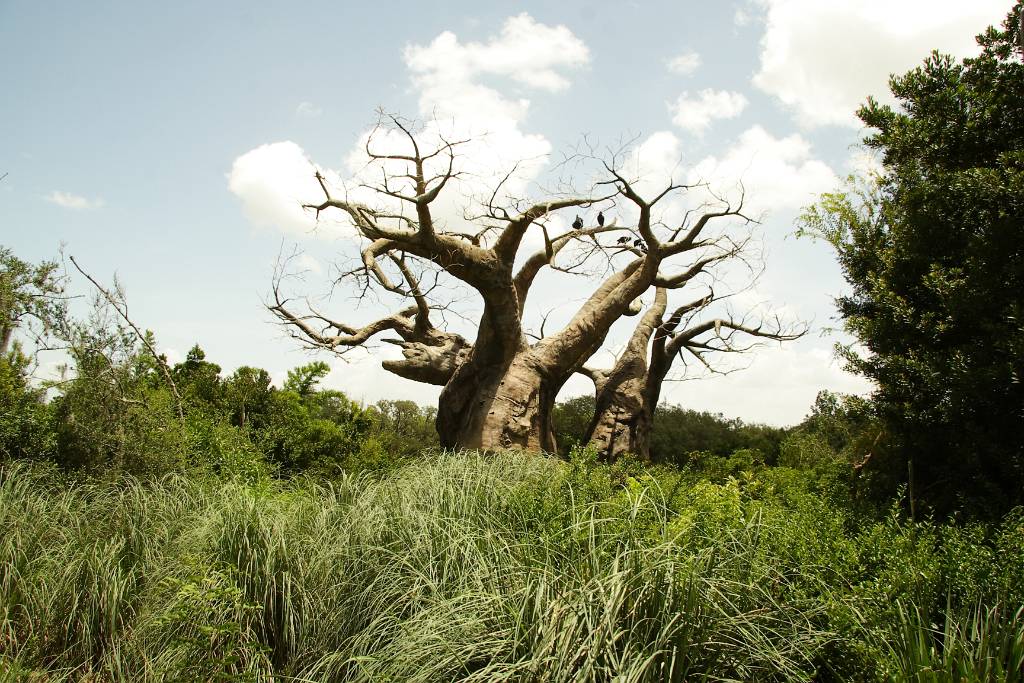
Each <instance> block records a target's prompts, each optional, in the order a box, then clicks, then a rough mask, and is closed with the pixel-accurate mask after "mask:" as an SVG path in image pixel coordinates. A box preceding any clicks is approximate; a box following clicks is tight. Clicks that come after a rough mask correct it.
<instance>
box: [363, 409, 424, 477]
mask: <svg viewBox="0 0 1024 683" xmlns="http://www.w3.org/2000/svg"><path fill="white" fill-rule="evenodd" d="M367 412H368V413H369V414H370V415H371V416H372V418H373V426H372V428H371V429H370V434H369V439H370V440H371V441H372V443H368V444H367V447H366V448H365V449H364V450H365V451H367V452H372V451H374V450H375V449H376V450H379V451H380V453H381V456H382V457H385V458H388V459H389V461H390V464H394V463H398V462H401V461H402V460H406V459H408V458H413V457H416V456H418V455H419V454H420V453H422V452H423V450H424V449H425V448H430V447H436V446H439V445H440V439H439V438H438V435H437V429H436V428H435V427H434V420H435V418H436V417H437V409H436V408H432V407H429V406H420V405H418V404H416V403H415V402H414V401H404V400H395V401H387V400H384V401H377V403H375V404H374V405H372V406H370V407H369V408H367Z"/></svg>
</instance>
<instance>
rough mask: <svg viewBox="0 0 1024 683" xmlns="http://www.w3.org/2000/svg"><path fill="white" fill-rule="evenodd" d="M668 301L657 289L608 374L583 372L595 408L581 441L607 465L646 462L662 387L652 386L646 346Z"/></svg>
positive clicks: (598, 371)
mask: <svg viewBox="0 0 1024 683" xmlns="http://www.w3.org/2000/svg"><path fill="white" fill-rule="evenodd" d="M667 300H668V298H667V293H666V292H665V290H664V289H662V288H658V290H657V292H656V294H655V299H654V303H653V304H652V305H651V307H650V308H649V309H648V310H647V312H646V313H644V315H643V317H642V318H641V319H640V323H639V324H638V325H637V327H636V330H635V331H634V332H633V336H632V337H631V338H630V340H629V343H628V344H627V345H626V348H625V349H624V350H623V352H622V354H621V355H620V356H619V358H618V360H617V361H616V363H615V366H614V367H613V368H612V369H611V370H608V371H602V370H586V371H585V372H586V374H588V375H589V376H590V377H591V379H593V380H594V386H595V388H596V409H595V411H594V417H593V419H592V420H591V422H590V426H589V427H588V429H587V435H586V440H587V441H588V442H589V443H591V444H593V445H594V446H595V447H596V448H597V449H598V451H599V452H600V453H601V454H602V457H603V458H604V459H605V460H607V461H609V462H612V461H615V460H617V459H618V458H620V457H622V456H623V455H625V454H626V453H632V454H633V455H636V456H639V457H640V458H642V459H644V460H647V459H649V458H650V443H651V429H652V427H653V424H654V411H655V409H656V408H657V405H658V396H659V394H660V386H661V382H660V381H657V382H653V383H652V382H651V379H652V377H651V374H650V371H649V369H648V364H647V357H648V352H647V344H648V342H649V341H650V339H651V336H652V335H653V334H654V332H655V330H657V328H658V327H659V326H660V325H661V324H662V319H663V316H664V314H665V306H666V303H667Z"/></svg>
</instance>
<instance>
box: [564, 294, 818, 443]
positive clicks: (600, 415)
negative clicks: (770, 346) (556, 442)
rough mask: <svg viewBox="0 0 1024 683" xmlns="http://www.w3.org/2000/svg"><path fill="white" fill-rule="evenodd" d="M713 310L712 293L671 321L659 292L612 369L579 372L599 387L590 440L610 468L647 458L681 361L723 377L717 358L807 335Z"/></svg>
mask: <svg viewBox="0 0 1024 683" xmlns="http://www.w3.org/2000/svg"><path fill="white" fill-rule="evenodd" d="M715 302H716V297H715V294H714V292H713V291H709V292H708V293H707V294H706V295H704V296H701V297H699V298H697V299H694V300H692V301H690V302H687V303H685V304H683V305H681V306H679V307H677V308H676V309H675V310H674V311H673V312H672V314H671V315H669V316H668V317H665V313H666V312H667V308H668V291H667V289H666V288H665V287H657V288H656V290H655V296H654V302H653V304H652V305H651V306H650V307H649V308H648V309H647V311H646V312H645V313H644V315H643V317H641V319H640V322H639V324H638V325H637V326H636V329H635V330H634V331H633V334H632V336H631V337H630V339H629V341H628V342H627V344H626V346H625V348H624V349H623V350H622V352H621V353H620V354H619V356H618V358H617V359H616V361H615V363H614V365H613V366H612V367H611V369H608V370H601V369H595V368H590V367H587V366H583V367H581V368H580V370H579V372H580V373H581V374H584V375H586V376H587V377H589V378H590V379H591V380H593V382H594V388H595V392H596V401H595V411H594V416H593V418H592V419H591V421H590V425H589V426H588V427H587V432H586V435H585V438H584V440H585V441H587V442H589V443H591V444H593V445H594V446H596V447H597V448H598V449H599V451H600V452H601V453H602V454H603V457H604V458H605V459H606V460H615V459H617V458H619V457H620V456H622V455H623V454H625V453H632V454H634V455H637V456H639V457H641V458H643V459H647V458H648V457H649V454H650V438H651V430H652V428H653V426H654V413H655V411H656V410H657V408H658V401H659V399H660V397H661V388H662V384H663V383H664V382H665V380H666V379H667V378H668V375H669V371H670V370H671V369H672V365H673V363H674V361H675V360H676V359H677V358H680V359H682V360H683V361H684V362H686V360H687V358H690V359H692V360H693V361H694V362H696V363H697V364H698V366H699V367H701V368H703V369H706V370H709V371H711V372H719V373H721V372H724V371H723V370H721V369H720V368H719V367H716V362H715V360H716V359H715V356H717V355H720V354H725V353H742V352H745V351H748V350H750V349H751V348H753V346H754V345H756V344H757V343H758V341H760V340H775V341H790V340H793V339H797V338H798V337H800V336H801V335H803V334H804V333H805V332H806V330H807V328H806V326H801V325H795V324H788V325H787V324H784V323H783V321H782V320H781V319H780V318H779V317H778V316H772V317H771V319H770V320H756V321H754V320H752V319H751V318H752V317H753V316H751V315H749V314H748V315H745V316H743V317H741V318H736V317H734V316H732V315H726V317H724V318H723V317H715V316H709V315H708V312H709V311H711V310H712V305H713V304H714V303H715ZM652 338H653V341H652Z"/></svg>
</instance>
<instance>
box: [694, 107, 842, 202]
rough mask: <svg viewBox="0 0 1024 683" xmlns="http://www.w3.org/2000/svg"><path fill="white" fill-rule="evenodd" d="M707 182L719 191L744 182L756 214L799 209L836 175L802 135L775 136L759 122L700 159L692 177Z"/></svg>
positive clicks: (828, 186) (831, 185)
mask: <svg viewBox="0 0 1024 683" xmlns="http://www.w3.org/2000/svg"><path fill="white" fill-rule="evenodd" d="M697 180H702V181H706V182H708V183H710V184H711V186H712V187H713V188H714V189H715V190H716V191H718V192H726V193H727V192H728V188H729V186H730V185H732V186H736V185H737V184H738V183H742V186H743V190H744V192H745V194H746V206H747V207H749V210H751V211H754V212H762V211H784V210H793V209H797V208H799V207H801V206H804V205H805V204H807V203H808V202H809V201H811V200H812V199H813V198H814V197H815V196H816V195H817V194H819V193H821V192H826V191H828V190H831V189H834V188H835V187H836V185H837V183H838V180H839V179H838V178H837V176H836V174H835V173H834V172H833V171H832V169H831V167H829V165H828V164H826V163H825V162H823V161H821V160H820V159H817V158H815V157H814V155H813V150H812V149H811V144H810V143H809V142H808V141H807V140H806V139H804V138H803V137H801V136H800V135H789V136H786V137H781V138H779V137H775V136H774V135H772V134H771V133H769V132H768V131H766V130H765V129H764V128H762V127H761V126H753V127H751V128H748V129H747V130H746V131H744V132H743V133H742V134H741V135H740V136H739V138H738V139H737V140H736V141H735V142H734V143H733V144H732V145H730V146H729V147H727V148H726V150H725V151H724V152H723V153H722V154H721V155H712V156H708V157H706V158H704V159H702V160H700V161H699V162H697V163H696V164H695V165H694V167H693V170H692V172H691V181H697Z"/></svg>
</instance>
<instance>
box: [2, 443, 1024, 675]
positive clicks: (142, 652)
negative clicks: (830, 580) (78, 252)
mask: <svg viewBox="0 0 1024 683" xmlns="http://www.w3.org/2000/svg"><path fill="white" fill-rule="evenodd" d="M720 488H721V489H722V490H721V491H718V490H717V489H716V490H715V491H711V492H710V493H709V492H708V491H705V492H704V493H701V494H700V495H703V496H705V498H707V496H711V497H712V498H714V497H715V496H718V498H714V500H715V501H717V502H715V504H714V505H710V504H708V503H707V501H706V500H705V499H704V498H700V497H699V496H697V494H688V495H690V498H687V499H686V500H687V501H689V502H688V503H686V505H688V506H689V507H687V508H686V509H685V510H680V505H681V503H679V501H674V500H672V499H671V498H672V496H670V495H669V494H666V493H663V492H662V490H661V489H660V488H659V487H658V486H657V483H656V482H655V481H653V480H650V481H647V482H646V483H640V482H638V481H636V480H630V481H629V482H628V484H627V485H626V486H624V487H623V488H621V489H619V490H617V491H616V492H615V493H614V495H612V496H610V497H608V496H605V497H604V498H601V499H598V498H597V497H595V496H594V495H593V494H592V492H588V487H587V486H586V485H583V484H581V482H580V481H579V480H578V478H574V475H573V472H572V470H571V468H569V467H567V466H566V465H565V464H564V463H561V462H558V461H555V460H551V459H548V458H544V457H539V456H530V455H519V454H505V455H497V456H493V455H492V456H486V457H485V456H481V455H477V454H472V453H466V454H458V455H442V456H438V457H436V458H433V459H430V460H427V461H424V462H419V463H416V464H415V465H412V466H409V467H406V468H405V469H402V470H400V471H398V472H396V473H393V474H392V475H390V476H388V477H386V478H383V479H367V478H362V477H358V476H342V477H341V478H339V479H338V480H336V481H333V482H331V483H323V482H317V481H312V480H294V481H291V482H263V483H258V484H252V483H245V482H241V481H229V482H218V481H212V480H201V479H190V478H185V477H181V476H175V477H168V478H164V479H161V480H159V481H156V482H142V481H138V480H134V479H122V480H119V481H116V482H114V481H110V482H95V483H90V484H74V483H67V482H64V481H63V480H61V479H60V478H59V477H55V476H53V475H52V473H46V472H41V471H39V470H36V469H32V468H28V467H24V466H17V465H15V466H8V467H5V468H4V469H3V470H2V471H0V671H6V672H7V675H8V677H10V678H14V679H20V678H29V677H30V676H31V675H32V672H36V673H42V672H46V675H47V676H48V677H47V678H45V679H43V678H40V680H47V681H56V680H81V679H85V678H87V679H89V680H94V681H108V680H109V681H146V680H154V681H155V680H161V681H163V680H225V681H226V680H260V681H265V680H271V679H273V680H281V681H293V680H294V681H454V680H466V681H495V680H515V681H552V682H554V681H610V680H614V681H622V682H626V681H638V682H639V681H699V680H716V681H717V680H742V681H750V680H780V681H781V680H786V681H790V680H811V679H812V678H815V677H817V678H822V677H827V676H828V675H831V674H829V671H830V668H829V665H828V662H827V657H828V653H829V652H831V651H833V650H835V649H836V648H837V647H839V648H840V649H842V647H843V642H844V639H845V638H847V636H846V635H844V634H843V633H841V632H840V630H837V628H836V627H835V624H834V621H835V618H834V615H835V614H836V613H840V612H842V609H839V608H836V607H835V605H830V603H829V601H830V600H832V599H833V598H830V597H829V596H830V595H832V592H831V591H832V590H833V589H832V588H830V587H829V585H826V584H827V581H826V580H825V579H823V578H821V577H824V576H826V575H828V571H826V570H827V569H828V568H827V567H822V568H820V571H818V570H815V571H801V564H800V563H801V562H802V561H803V560H801V559H800V558H801V557H803V556H802V555H800V552H798V551H797V550H794V548H795V545H794V543H793V542H792V538H791V536H792V531H787V528H788V527H787V526H786V525H787V524H788V523H789V522H791V521H792V520H787V519H785V518H784V517H781V516H778V515H773V514H772V512H771V510H770V509H767V508H764V509H763V511H762V509H761V508H758V507H757V506H748V507H746V508H743V509H740V508H736V507H732V506H733V503H734V502H735V500H734V499H735V496H734V495H733V493H734V491H733V490H732V489H727V487H720ZM698 493H699V492H698ZM694 496H697V497H694ZM719 499H721V500H719ZM702 500H703V501H704V502H700V501H702ZM722 500H726V501H728V504H725V503H722V502H721V501H722ZM695 501H696V502H695ZM709 520H711V521H709ZM816 523H817V522H816ZM787 533H788V534H789V536H787V535H786V534H787ZM787 539H788V540H787ZM847 588H848V586H847ZM844 590H845V588H844ZM835 600H840V601H841V599H840V598H835ZM842 613H844V614H845V613H848V612H842ZM985 614H986V615H987V616H986V619H988V621H985V624H987V625H984V626H979V627H978V628H975V626H974V625H967V626H964V628H962V629H960V630H959V631H956V636H955V637H956V638H958V639H959V641H958V642H962V643H964V644H965V645H964V646H963V647H961V649H962V650H963V651H964V652H968V651H970V653H972V654H969V655H967V656H969V657H974V656H975V654H977V653H975V650H969V648H968V646H967V644H972V645H970V647H974V645H973V644H974V643H976V642H977V641H978V636H977V633H980V632H984V634H989V635H986V636H985V637H986V638H988V642H989V643H991V644H992V645H984V646H978V647H981V648H982V649H983V650H984V653H985V654H984V656H986V657H987V656H989V655H988V654H987V653H993V654H992V656H995V657H997V658H999V657H1003V655H1002V654H1000V653H1001V652H1002V651H1001V650H999V647H1005V646H1006V644H1007V643H1010V648H1009V651H1010V656H1009V658H1006V657H1003V659H1000V661H1005V664H1004V665H1003V666H1004V668H1003V669H1002V670H1003V671H1004V672H1006V671H1012V667H1013V666H1017V667H1018V668H1019V667H1020V664H1019V656H1018V655H1019V652H1020V649H1019V648H1017V649H1016V650H1014V649H1013V647H1012V644H1013V642H1015V641H1014V640H1013V639H1014V638H1017V639H1018V640H1017V641H1016V642H1017V643H1018V644H1019V636H1020V623H1021V621H1020V613H1017V614H1016V617H1014V619H1015V620H1016V621H1012V620H1011V622H1012V623H1011V622H1007V619H1006V618H1005V614H1004V612H1003V611H999V612H998V614H997V613H994V612H992V613H990V612H986V613H985ZM929 623H930V622H929ZM965 623H966V622H965ZM971 623H972V624H973V623H974V622H971ZM1007 623H1010V625H1009V626H1007ZM904 626H905V627H906V628H904V631H901V632H906V633H907V638H906V639H905V640H906V642H907V646H906V647H904V646H903V645H900V644H898V643H900V642H902V641H895V640H894V641H892V643H893V644H891V646H886V645H884V644H883V643H882V641H875V640H871V637H870V636H868V635H865V636H864V639H863V640H864V643H863V644H864V647H865V648H868V649H869V651H870V652H871V653H873V654H872V656H877V657H879V658H880V661H884V662H886V663H887V664H885V665H884V666H882V665H880V666H879V667H878V668H877V669H875V670H873V671H872V675H873V676H877V677H881V676H884V675H886V672H887V671H890V670H897V665H896V664H895V662H897V661H902V660H901V659H900V658H906V657H907V656H910V655H908V654H907V653H908V652H910V651H911V648H912V647H916V646H912V643H911V641H912V635H913V633H914V632H913V628H920V625H919V624H916V622H915V624H905V625H904ZM971 629H974V630H971ZM978 629H980V631H979V630H978ZM1014 629H1017V630H1016V631H1014ZM862 631H863V632H864V633H867V632H868V631H867V630H866V629H862ZM1014 634H1016V635H1014ZM883 640H884V639H883ZM886 648H888V649H886ZM947 651H949V649H948V648H946V650H943V653H945V652H947ZM978 652H981V651H980V650H979V651H978ZM1013 653H1017V654H1013ZM942 656H946V655H945V654H943V655H942ZM978 656H979V657H980V656H982V654H978ZM1014 656H1018V659H1013V657H1014ZM975 658H977V657H975ZM823 662H824V664H823ZM1014 662H1017V663H1016V664H1014ZM886 667H888V668H886ZM1006 667H1011V668H1009V669H1008V668H1006ZM956 670H957V671H960V670H961V669H956ZM991 670H992V671H995V670H996V669H991ZM922 680H931V679H922Z"/></svg>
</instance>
